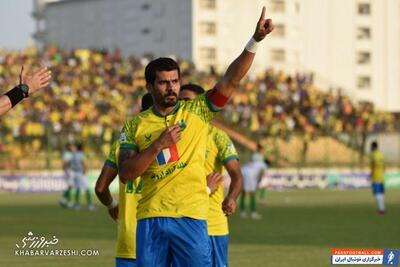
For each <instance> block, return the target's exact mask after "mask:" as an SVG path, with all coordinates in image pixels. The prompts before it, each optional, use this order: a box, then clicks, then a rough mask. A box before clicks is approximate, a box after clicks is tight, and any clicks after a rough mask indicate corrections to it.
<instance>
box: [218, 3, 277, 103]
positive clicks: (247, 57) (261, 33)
mask: <svg viewBox="0 0 400 267" xmlns="http://www.w3.org/2000/svg"><path fill="white" fill-rule="evenodd" d="M273 29H274V26H273V24H272V20H271V19H265V7H263V9H262V12H261V16H260V19H259V20H258V22H257V27H256V29H255V32H254V34H253V37H252V39H254V40H251V41H250V42H253V44H252V45H251V44H250V42H249V44H248V45H247V46H246V49H244V50H243V52H242V53H241V54H240V55H239V57H238V58H236V59H235V60H234V61H233V62H232V63H231V64H230V66H229V67H228V69H227V70H226V72H225V75H224V76H223V77H222V79H221V80H220V81H219V82H218V83H217V84H216V86H215V88H216V90H217V92H218V93H220V94H222V95H223V96H224V97H225V98H229V97H231V95H232V93H233V90H234V89H235V88H236V87H237V86H238V85H239V83H240V81H241V80H242V78H243V77H244V76H245V75H246V73H247V72H248V70H249V69H250V66H251V64H252V63H253V60H254V57H255V48H254V47H255V46H256V45H257V43H259V42H261V41H262V40H263V39H264V38H265V37H266V36H267V34H269V33H270V32H272V30H273ZM252 47H253V48H252ZM249 50H250V51H249Z"/></svg>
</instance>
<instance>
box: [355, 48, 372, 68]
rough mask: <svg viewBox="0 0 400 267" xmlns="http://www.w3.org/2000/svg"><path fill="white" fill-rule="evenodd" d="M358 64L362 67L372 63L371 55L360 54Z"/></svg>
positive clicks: (367, 53) (366, 53)
mask: <svg viewBox="0 0 400 267" xmlns="http://www.w3.org/2000/svg"><path fill="white" fill-rule="evenodd" d="M357 63H358V64H360V65H364V64H369V63H371V53H370V52H366V51H362V52H358V53H357Z"/></svg>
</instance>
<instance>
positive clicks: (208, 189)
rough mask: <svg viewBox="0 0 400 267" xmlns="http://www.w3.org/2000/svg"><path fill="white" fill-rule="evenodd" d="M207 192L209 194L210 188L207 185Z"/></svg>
mask: <svg viewBox="0 0 400 267" xmlns="http://www.w3.org/2000/svg"><path fill="white" fill-rule="evenodd" d="M207 194H208V195H210V194H211V189H210V188H209V187H208V186H207Z"/></svg>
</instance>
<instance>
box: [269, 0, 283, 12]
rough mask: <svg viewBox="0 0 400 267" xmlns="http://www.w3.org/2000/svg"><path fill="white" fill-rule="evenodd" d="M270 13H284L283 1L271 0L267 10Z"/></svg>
mask: <svg viewBox="0 0 400 267" xmlns="http://www.w3.org/2000/svg"><path fill="white" fill-rule="evenodd" d="M268 9H270V10H271V12H274V13H284V12H285V1H284V0H271V3H270V4H269V8H268Z"/></svg>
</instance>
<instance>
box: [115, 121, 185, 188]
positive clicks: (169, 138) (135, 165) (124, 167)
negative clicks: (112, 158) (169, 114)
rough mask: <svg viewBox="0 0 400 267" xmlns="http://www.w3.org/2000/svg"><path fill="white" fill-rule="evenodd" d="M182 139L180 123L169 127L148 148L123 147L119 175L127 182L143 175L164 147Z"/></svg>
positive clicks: (120, 153)
mask: <svg viewBox="0 0 400 267" xmlns="http://www.w3.org/2000/svg"><path fill="white" fill-rule="evenodd" d="M180 139H181V128H180V126H179V125H178V124H176V125H173V126H170V127H168V128H167V129H166V130H165V131H164V132H163V133H162V134H161V135H160V137H159V138H158V139H157V140H155V141H154V142H153V143H152V144H151V145H150V146H149V147H148V148H146V149H145V150H143V151H141V152H140V153H137V152H135V151H132V150H127V149H123V148H121V150H120V152H119V157H118V166H119V177H120V179H121V182H123V183H127V182H129V181H131V180H134V179H136V178H137V177H139V176H141V175H142V174H143V173H144V172H145V171H146V170H147V169H148V168H149V166H150V164H151V163H152V162H153V161H154V159H155V158H156V157H157V155H158V153H160V152H161V151H162V150H163V149H165V148H168V147H170V146H171V145H173V144H176V143H177V142H178V141H179V140H180Z"/></svg>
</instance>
